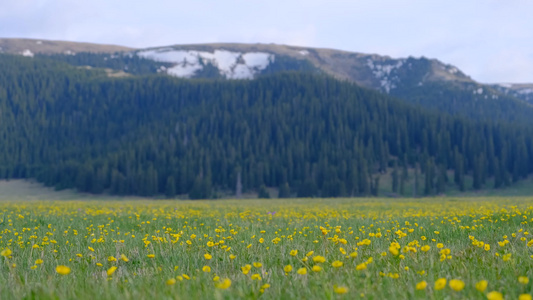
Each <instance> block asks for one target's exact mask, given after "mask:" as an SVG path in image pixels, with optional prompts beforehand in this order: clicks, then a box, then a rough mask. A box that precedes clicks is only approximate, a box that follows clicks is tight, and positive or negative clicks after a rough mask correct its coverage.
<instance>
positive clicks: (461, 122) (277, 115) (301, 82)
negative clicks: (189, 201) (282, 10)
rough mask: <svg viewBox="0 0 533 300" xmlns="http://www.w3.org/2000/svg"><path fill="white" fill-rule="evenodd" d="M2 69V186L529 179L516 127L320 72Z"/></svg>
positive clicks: (521, 131)
mask: <svg viewBox="0 0 533 300" xmlns="http://www.w3.org/2000/svg"><path fill="white" fill-rule="evenodd" d="M0 69H2V70H3V71H2V72H1V73H0V141H1V142H0V178H5V179H9V178H36V179H37V180H39V181H41V182H43V183H45V184H46V185H49V186H55V187H56V188H58V189H63V188H76V189H78V190H79V191H83V192H90V193H103V192H107V193H112V194H117V195H141V196H157V195H166V196H167V197H174V196H176V195H181V194H188V195H189V196H190V197H191V198H211V197H217V196H218V195H221V194H222V193H224V192H227V191H231V192H236V193H239V192H245V191H260V192H261V191H262V192H263V195H264V196H266V195H265V193H264V192H265V188H266V187H276V188H279V190H280V195H281V196H291V195H292V196H294V195H296V196H300V197H314V196H322V197H337V196H368V195H377V194H378V190H379V185H380V180H382V179H383V178H384V177H383V176H385V175H384V174H386V173H387V172H388V171H390V170H392V177H393V178H392V184H393V190H394V192H395V193H398V194H405V192H404V191H402V189H403V187H402V185H404V184H405V179H406V173H407V171H408V170H415V176H416V179H417V184H419V186H420V190H421V191H422V193H423V194H426V195H433V194H438V193H441V192H443V188H444V187H445V186H446V184H447V183H448V181H450V182H453V183H454V184H455V185H457V186H458V188H460V189H463V190H464V189H479V188H481V187H482V186H483V185H484V184H485V182H486V181H487V179H489V178H492V179H493V182H494V188H499V187H503V186H506V185H510V184H511V183H512V182H514V181H518V180H520V179H521V178H525V177H526V176H528V175H529V174H530V173H531V172H532V171H533V161H532V159H533V139H532V137H533V134H532V133H533V132H532V130H531V129H529V128H528V127H526V126H520V125H513V124H507V123H502V122H499V121H494V122H491V121H483V122H480V121H475V122H474V121H471V120H468V119H463V118H460V117H453V116H450V115H447V114H440V113H436V112H430V111H426V110H425V109H423V108H420V107H416V106H412V105H409V104H406V103H403V102H401V101H399V100H396V99H393V98H390V97H387V96H385V95H383V94H380V93H378V92H374V91H371V90H368V89H364V88H360V87H358V86H357V85H355V84H352V83H348V82H342V81H339V80H336V79H334V78H331V77H328V76H324V75H317V74H309V73H303V72H292V73H291V72H288V73H276V74H271V75H268V76H263V77H260V78H258V79H256V80H242V81H226V80H206V79H195V80H185V79H176V78H170V77H168V76H163V75H151V76H140V77H132V78H121V79H117V78H107V77H106V75H105V72H101V71H98V70H86V69H80V68H75V67H72V66H69V65H67V64H65V63H61V62H57V61H53V60H49V59H42V58H33V59H31V58H24V57H16V56H9V55H0ZM449 171H453V174H454V175H453V178H448V175H447V174H448V172H449ZM465 176H470V177H472V178H473V183H472V185H471V186H466V182H465Z"/></svg>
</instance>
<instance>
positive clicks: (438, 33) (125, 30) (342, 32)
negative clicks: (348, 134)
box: [0, 0, 533, 83]
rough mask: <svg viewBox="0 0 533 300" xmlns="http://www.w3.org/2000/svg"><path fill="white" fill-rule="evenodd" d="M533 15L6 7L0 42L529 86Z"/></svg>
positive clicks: (336, 8) (474, 3)
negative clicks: (267, 52)
mask: <svg viewBox="0 0 533 300" xmlns="http://www.w3.org/2000/svg"><path fill="white" fill-rule="evenodd" d="M532 16H533V1H526V0H509V1H503V0H501V1H495V0H443V1H432V0H424V1H422V0H419V1H416V0H412V1H411V0H410V1H407V0H406V1H402V0H382V1H380V0H367V1H358V0H351V1H332V0H329V1H325V0H306V1H300V0H293V1H291V0H284V1H279V0H269V1H264V0H205V1H202V0H193V1H176V0H161V1H157V0H150V1H148V0H143V1H136V0H128V1H126V0H91V1H86V0H0V37H25V38H40V39H56V40H71V41H83V42H95V43H111V44H119V45H125V46H131V47H149V46H164V45H170V44H189V43H209V42H242V43H257V42H260V43H277V44H289V45H298V46H310V47H324V48H335V49H342V50H348V51H354V52H364V53H377V54H382V55H389V56H392V57H406V56H416V57H419V56H425V57H430V58H437V59H439V60H441V61H443V62H446V63H450V64H453V65H455V66H457V67H459V68H460V69H462V70H463V71H464V72H465V73H467V74H469V75H470V76H472V77H473V78H474V79H476V80H478V81H481V82H489V83H490V82H533V17H532Z"/></svg>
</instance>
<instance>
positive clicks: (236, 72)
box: [137, 48, 275, 79]
mask: <svg viewBox="0 0 533 300" xmlns="http://www.w3.org/2000/svg"><path fill="white" fill-rule="evenodd" d="M137 55H138V56H140V57H143V58H146V59H151V60H154V61H159V62H166V63H171V64H173V66H172V67H169V68H166V69H161V70H162V71H164V72H167V74H169V75H173V76H177V77H187V78H190V77H193V76H194V75H195V74H196V73H197V72H198V71H200V70H202V69H203V68H204V67H205V65H207V64H212V65H213V66H215V67H217V68H218V71H219V73H220V75H222V76H224V77H225V78H227V79H252V78H254V76H255V75H256V74H257V73H259V72H260V71H262V70H264V69H265V68H266V67H268V65H269V64H270V63H272V62H274V59H275V56H274V54H270V53H265V52H247V53H242V52H233V51H227V50H218V49H217V50H215V51H213V52H207V51H195V50H174V49H172V48H161V49H154V50H144V51H140V52H137Z"/></svg>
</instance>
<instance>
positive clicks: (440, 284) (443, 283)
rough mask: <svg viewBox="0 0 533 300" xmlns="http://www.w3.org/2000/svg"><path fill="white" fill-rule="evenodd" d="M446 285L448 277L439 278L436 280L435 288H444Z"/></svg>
mask: <svg viewBox="0 0 533 300" xmlns="http://www.w3.org/2000/svg"><path fill="white" fill-rule="evenodd" d="M445 287H446V278H439V279H437V280H436V281H435V290H437V291H438V290H442V289H443V288H445Z"/></svg>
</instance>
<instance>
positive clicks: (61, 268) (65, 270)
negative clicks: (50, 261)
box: [56, 265, 70, 275]
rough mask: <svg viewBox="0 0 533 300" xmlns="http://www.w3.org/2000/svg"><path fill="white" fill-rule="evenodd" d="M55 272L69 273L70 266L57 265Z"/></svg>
mask: <svg viewBox="0 0 533 300" xmlns="http://www.w3.org/2000/svg"><path fill="white" fill-rule="evenodd" d="M56 272H57V273H58V274H60V275H68V274H70V268H69V267H67V266H62V265H61V266H57V267H56Z"/></svg>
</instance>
